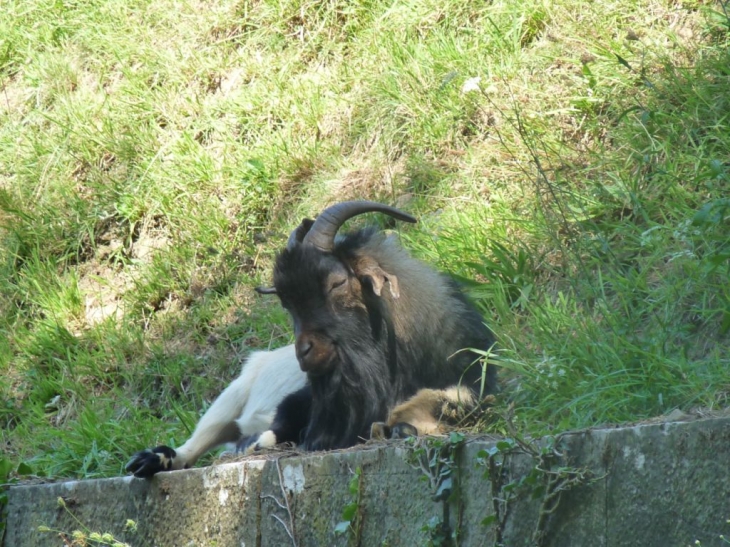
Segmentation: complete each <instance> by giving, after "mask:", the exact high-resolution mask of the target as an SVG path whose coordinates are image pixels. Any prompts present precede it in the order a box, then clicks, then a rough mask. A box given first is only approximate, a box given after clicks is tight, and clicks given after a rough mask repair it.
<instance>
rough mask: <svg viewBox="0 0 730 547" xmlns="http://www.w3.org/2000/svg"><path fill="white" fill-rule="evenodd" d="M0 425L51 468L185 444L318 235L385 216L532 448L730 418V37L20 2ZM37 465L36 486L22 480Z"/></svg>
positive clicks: (4, 32)
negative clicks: (582, 432) (360, 216)
mask: <svg viewBox="0 0 730 547" xmlns="http://www.w3.org/2000/svg"><path fill="white" fill-rule="evenodd" d="M3 12H4V13H3V17H0V87H1V90H0V226H2V232H1V234H2V238H1V239H0V373H1V374H2V376H3V378H5V379H7V381H6V382H3V383H2V387H0V399H2V400H3V401H4V402H3V403H2V406H0V425H1V426H2V433H0V435H2V441H3V443H4V446H5V447H7V454H8V455H7V456H6V457H8V458H9V459H10V460H12V462H13V463H14V464H17V463H18V462H21V461H23V462H26V463H29V465H30V467H31V469H32V471H33V472H37V473H44V474H46V475H53V476H59V477H67V476H105V475H114V474H119V473H121V472H122V466H123V464H124V462H125V461H126V459H127V457H128V456H129V454H130V453H132V452H134V451H136V450H137V449H139V448H141V447H144V446H147V445H151V444H156V443H168V444H177V443H180V442H181V441H183V440H184V439H185V437H186V435H187V434H188V431H189V430H190V428H192V427H193V426H194V424H195V422H196V419H197V416H198V415H200V414H201V413H202V412H203V411H204V410H205V408H206V407H207V405H208V404H209V403H210V401H211V400H212V399H213V398H214V397H215V395H216V394H217V393H219V392H220V390H221V388H222V387H223V386H225V385H226V383H227V382H229V381H230V379H231V378H232V377H233V376H234V375H235V374H236V373H237V371H238V369H239V367H240V362H241V360H242V359H243V358H244V356H245V355H246V354H247V352H248V351H249V350H250V349H252V348H267V347H276V346H280V345H282V344H285V343H287V342H288V341H290V337H291V334H290V332H289V328H288V323H287V318H286V315H285V314H284V313H283V311H282V310H281V309H280V307H279V306H278V305H277V303H276V302H275V301H272V300H270V299H262V298H259V297H256V296H255V295H254V294H253V291H252V290H251V288H252V287H253V286H255V285H257V284H260V283H266V282H268V281H269V278H270V264H271V258H272V256H273V254H274V253H275V251H276V250H277V249H278V248H280V246H281V244H282V242H283V241H284V240H285V237H286V234H287V233H288V230H289V229H290V228H291V226H292V225H293V224H294V223H295V222H297V221H298V220H299V219H300V217H302V216H305V215H309V216H311V215H313V214H316V212H317V211H318V210H320V209H321V208H322V207H323V206H324V205H326V204H329V203H332V202H334V201H337V200H342V199H352V198H369V199H377V200H382V201H387V202H390V203H396V204H398V205H399V206H402V207H404V208H406V209H408V210H409V211H411V212H413V213H414V214H416V215H417V216H418V217H419V220H420V222H419V224H418V225H417V226H416V227H414V228H411V227H399V228H398V229H399V230H400V231H401V236H402V239H403V242H404V244H405V245H406V246H408V247H409V248H411V249H413V251H414V253H415V254H417V255H418V256H420V257H422V258H423V259H425V260H427V261H428V262H430V263H433V264H435V265H437V266H438V267H440V268H442V269H443V270H445V271H448V272H450V273H452V274H453V275H455V276H456V277H457V278H458V279H461V280H462V281H463V282H464V283H465V284H466V286H467V288H468V291H469V292H470V294H471V295H472V297H473V298H474V299H475V301H476V302H477V304H478V306H479V307H480V309H481V310H482V311H483V313H484V316H485V320H486V321H487V322H488V323H489V324H490V326H492V328H493V330H494V331H495V333H496V334H497V337H498V338H499V341H500V350H499V351H500V353H499V358H500V360H501V362H502V364H503V373H502V377H503V379H504V392H503V399H504V401H511V402H513V403H514V405H515V408H516V412H517V416H518V419H519V421H520V423H521V424H522V425H523V426H524V427H525V428H526V429H528V430H529V431H531V432H535V433H542V432H545V431H548V430H553V429H556V428H558V429H567V428H574V427H585V426H591V425H596V424H601V423H607V422H620V421H630V420H636V419H641V418H645V417H649V416H654V415H657V414H662V413H666V412H669V411H671V410H672V409H675V408H681V409H683V410H691V409H692V408H696V407H702V408H715V407H718V406H722V405H725V404H726V399H727V393H728V392H729V391H730V382H728V380H727V373H726V370H727V367H728V365H729V364H730V363H729V362H728V361H729V359H730V356H729V355H728V353H729V352H728V341H729V340H728V336H729V335H728V331H730V288H729V287H730V285H729V284H728V283H727V279H728V274H729V272H728V258H729V256H730V250H729V248H728V237H727V234H728V233H730V231H729V230H728V215H729V214H730V213H729V211H730V206H728V203H727V197H726V196H727V195H728V190H729V188H728V186H729V185H730V182H729V180H728V179H729V177H730V173H729V172H728V169H729V168H728V165H727V157H728V151H729V150H730V130H729V128H728V123H729V121H728V120H729V116H730V92H729V91H728V90H729V89H730V81H729V80H728V78H729V74H728V70H727V66H728V60H729V59H728V55H727V33H728V20H727V17H726V15H725V12H724V11H723V9H722V5H721V4H712V3H710V4H700V3H695V2H681V3H674V4H671V5H670V4H667V3H664V2H658V1H649V0H647V1H643V2H640V3H638V4H637V3H636V2H618V3H616V2H614V3H612V4H597V3H594V2H567V1H564V2H563V1H561V2H550V3H546V2H542V1H532V2H514V1H503V2H468V3H464V2H455V1H451V0H449V1H447V2H443V1H441V2H432V1H420V0H419V1H411V0H408V1H404V2H400V3H392V2H381V1H378V0H376V1H367V2H366V1H359V2H351V1H344V0H328V1H326V2H315V1H296V2H295V1H263V2H238V1H222V2H210V3H207V2H202V3H196V4H190V3H181V2H176V1H172V0H169V1H157V2H151V1H143V0H126V1H120V2H112V3H109V2H91V3H89V2H86V3H82V4H75V3H72V2H65V3H58V2H43V1H33V2H28V1H22V2H21V1H15V2H6V3H5V4H4V5H3ZM24 471H26V472H27V469H24Z"/></svg>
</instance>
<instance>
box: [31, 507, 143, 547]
mask: <svg viewBox="0 0 730 547" xmlns="http://www.w3.org/2000/svg"><path fill="white" fill-rule="evenodd" d="M58 506H59V507H60V508H62V509H63V510H64V511H66V513H67V514H68V515H70V516H71V518H72V519H73V520H74V521H76V523H77V524H78V525H79V528H78V529H76V530H74V531H72V532H66V531H63V530H56V529H54V528H50V527H48V526H44V525H41V526H39V527H38V531H39V532H47V533H55V534H57V535H58V537H60V538H61V540H62V541H63V542H64V545H74V546H76V547H91V546H92V545H107V546H108V547H131V546H130V544H129V543H125V542H123V541H120V540H118V539H117V538H115V537H114V535H113V534H110V533H108V532H105V533H101V532H93V531H91V530H89V528H88V527H87V526H85V525H84V524H83V523H82V522H81V521H80V520H79V519H78V517H77V516H76V515H75V514H74V513H73V511H71V509H70V508H69V507H68V504H67V503H66V500H65V499H63V498H60V497H59V498H58ZM124 530H125V531H127V532H129V533H134V532H136V531H137V523H136V522H135V521H133V520H131V519H127V521H126V522H125V523H124Z"/></svg>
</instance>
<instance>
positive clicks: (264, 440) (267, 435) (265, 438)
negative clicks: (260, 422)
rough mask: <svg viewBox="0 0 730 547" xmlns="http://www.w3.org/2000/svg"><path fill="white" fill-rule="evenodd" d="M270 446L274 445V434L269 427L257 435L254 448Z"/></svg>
mask: <svg viewBox="0 0 730 547" xmlns="http://www.w3.org/2000/svg"><path fill="white" fill-rule="evenodd" d="M272 446H276V434H275V433H274V432H273V431H271V430H270V429H269V430H268V431H264V432H263V433H262V434H261V435H260V436H259V440H258V441H256V448H271V447H272Z"/></svg>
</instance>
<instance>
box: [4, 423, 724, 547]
mask: <svg viewBox="0 0 730 547" xmlns="http://www.w3.org/2000/svg"><path fill="white" fill-rule="evenodd" d="M493 445H494V443H493V442H491V443H490V442H488V441H484V440H481V441H480V440H471V439H470V440H469V442H468V443H467V445H466V446H465V447H464V449H463V451H462V453H461V458H460V465H459V475H460V484H461V494H460V496H459V499H460V506H461V510H459V509H458V508H457V507H456V505H455V504H454V505H452V506H451V515H450V517H451V525H452V526H454V527H456V526H457V525H458V522H457V520H460V525H458V527H459V530H460V536H459V545H461V546H472V545H473V546H478V545H479V546H481V545H489V546H491V545H494V528H493V527H485V526H483V525H481V524H480V523H481V521H482V520H483V519H484V518H485V517H486V516H487V515H489V514H490V513H491V512H492V510H493V507H494V504H493V500H492V495H491V494H492V493H491V483H490V481H489V480H487V479H485V478H484V477H483V472H484V467H483V466H479V465H477V464H476V460H477V453H478V452H479V450H481V449H484V448H488V447H490V446H493ZM563 449H564V451H565V453H566V455H567V457H568V458H569V463H570V465H571V466H575V467H581V468H585V469H588V470H590V472H591V473H592V476H593V480H592V481H591V482H590V483H589V484H584V485H582V486H579V487H578V488H575V489H573V490H570V491H567V492H565V493H564V494H563V496H562V499H561V501H560V504H559V506H558V509H557V510H556V511H555V512H554V513H553V514H552V515H551V516H550V517H549V518H548V520H547V522H546V526H545V531H546V535H545V541H544V543H543V544H544V545H550V546H556V547H557V546H560V547H570V546H591V547H592V546H596V547H598V546H611V547H615V546H623V545H626V546H628V545H636V546H642V547H651V546H657V547H667V546H677V547H684V546H688V545H695V540H700V541H701V543H702V546H703V547H710V546H719V545H724V543H722V540H720V539H719V535H720V534H723V533H724V534H726V535H727V536H729V537H730V524H727V523H726V520H727V519H728V518H730V419H728V418H713V419H704V420H696V421H690V422H675V423H659V424H647V425H639V426H635V427H623V428H615V429H602V430H591V431H585V432H576V433H573V434H570V435H568V436H567V437H566V438H565V440H564V445H563ZM405 450H406V449H405V448H404V447H403V445H390V446H372V447H368V446H365V447H362V448H361V449H359V450H353V451H348V452H339V453H326V454H312V455H308V456H286V457H282V458H281V459H279V460H278V462H277V461H276V460H274V459H262V458H258V459H249V460H247V461H240V462H235V463H226V464H220V465H216V466H212V467H208V468H203V469H193V470H186V471H177V472H172V473H163V474H161V475H158V476H157V477H155V479H153V480H151V481H145V480H141V479H133V478H130V477H120V478H114V479H105V480H89V481H75V482H65V483H55V484H44V485H32V486H18V487H14V488H12V489H11V490H10V492H9V505H8V508H7V530H6V533H5V538H4V542H3V545H4V546H5V547H26V546H27V547H40V546H46V545H48V546H58V545H63V543H62V541H61V540H60V538H59V537H58V536H57V535H56V534H53V533H41V532H39V531H38V526H39V525H45V526H48V527H50V528H54V529H59V530H64V531H68V532H70V531H72V530H75V529H78V528H79V525H78V523H76V522H74V521H73V520H72V518H71V517H70V516H69V515H68V514H67V512H66V511H64V510H63V509H59V507H58V505H57V498H58V497H63V498H65V499H66V503H67V505H68V506H69V508H70V509H71V510H72V511H73V512H74V514H75V515H76V517H77V518H78V519H79V520H80V521H81V522H82V523H84V524H85V525H86V526H87V527H88V528H89V529H90V530H92V531H98V532H111V533H112V534H114V535H115V537H116V538H117V539H120V540H123V541H126V542H128V543H129V544H130V545H132V546H135V547H147V546H160V547H172V546H181V547H183V546H184V547H192V546H211V547H212V546H216V547H227V546H236V547H243V546H246V547H249V546H250V547H252V546H276V547H279V546H286V545H295V544H296V545H299V546H317V547H319V546H329V545H356V544H358V541H357V540H356V539H355V538H352V537H348V536H347V535H340V536H336V535H335V533H334V528H335V526H336V524H337V523H338V522H339V521H341V520H342V519H341V513H342V509H343V508H344V507H345V505H346V504H347V503H349V502H351V501H352V495H351V494H350V493H349V492H348V482H349V481H350V479H351V478H352V476H353V475H352V472H353V471H354V470H355V469H357V468H358V467H360V468H362V481H361V485H362V486H361V502H360V510H361V515H362V527H361V533H362V536H361V538H360V542H359V544H360V545H362V546H378V545H388V546H399V545H404V546H413V545H425V544H426V539H427V536H426V533H425V532H423V531H422V527H423V526H424V525H426V524H427V523H428V521H429V519H431V518H432V517H437V516H441V514H442V505H441V503H440V502H434V501H433V500H432V497H431V494H432V492H431V490H430V488H429V486H428V484H427V483H426V482H425V481H423V480H421V479H420V477H421V476H422V473H421V471H420V470H416V469H413V468H412V467H410V466H409V465H408V464H406V463H405V461H404V455H405ZM532 465H533V463H532V459H531V458H530V457H529V456H527V455H524V454H522V455H519V454H518V455H515V456H514V457H512V458H511V460H510V463H509V466H508V467H509V469H505V474H504V477H505V479H507V480H509V479H518V478H519V477H521V476H523V475H524V474H525V473H526V472H527V471H529V469H530V468H531V467H532ZM280 477H281V478H280ZM282 490H284V491H286V492H287V493H288V495H289V497H290V506H291V515H292V516H291V518H290V516H289V513H288V512H287V510H286V509H284V508H282V507H280V506H279V503H280V502H282V501H283V499H284V498H283V494H282ZM539 507H540V501H539V500H530V499H528V498H527V497H524V498H523V499H520V500H518V501H516V502H515V503H513V504H511V506H510V509H509V513H508V518H507V520H506V525H505V529H504V536H503V541H504V545H507V546H510V547H512V546H515V547H519V546H527V545H532V544H534V542H533V541H532V540H531V539H530V538H531V536H532V533H533V530H534V529H535V525H536V522H537V518H538V517H537V513H538V509H539ZM459 514H460V518H459ZM126 519H133V520H135V521H137V523H138V530H137V531H136V532H135V533H131V532H127V531H125V530H124V524H125V521H126ZM284 524H286V527H287V528H289V529H291V528H292V527H293V534H294V541H293V540H292V539H291V538H290V537H289V535H288V532H287V530H286V529H285V526H284Z"/></svg>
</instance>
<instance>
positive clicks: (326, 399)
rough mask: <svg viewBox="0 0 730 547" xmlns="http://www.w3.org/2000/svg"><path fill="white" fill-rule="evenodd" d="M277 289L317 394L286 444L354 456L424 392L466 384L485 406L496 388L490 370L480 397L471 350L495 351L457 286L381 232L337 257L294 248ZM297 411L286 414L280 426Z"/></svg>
mask: <svg viewBox="0 0 730 547" xmlns="http://www.w3.org/2000/svg"><path fill="white" fill-rule="evenodd" d="M300 239H301V238H300ZM274 287H275V292H276V294H278V296H279V298H280V299H281V303H282V305H283V306H284V307H285V308H286V309H287V310H288V311H289V313H290V315H291V317H292V320H293V323H294V332H295V335H296V339H297V340H296V344H295V346H296V350H297V357H298V359H299V363H300V366H301V367H302V369H303V370H305V371H306V372H307V376H308V379H309V385H308V386H307V387H306V388H305V390H304V391H306V390H311V402H310V403H309V404H311V408H310V414H309V420H308V423H307V424H306V427H304V429H303V430H302V431H301V432H300V433H299V435H293V437H298V438H292V436H291V435H292V434H291V433H290V434H289V435H287V436H289V437H290V438H281V435H279V436H278V437H277V438H276V441H277V442H281V441H286V440H291V441H295V442H300V443H301V445H302V447H303V448H304V449H306V450H319V449H332V448H342V447H348V446H352V445H354V444H356V443H357V442H358V441H359V440H361V439H366V438H368V437H369V435H370V427H371V424H372V423H373V422H380V421H384V420H386V419H387V418H388V415H389V413H390V411H391V410H392V409H393V408H394V407H396V405H398V404H399V403H402V402H404V401H406V400H407V399H409V398H410V397H412V396H413V395H414V394H416V392H417V391H418V390H419V389H421V388H431V389H445V388H449V387H452V386H457V385H461V386H465V387H466V388H468V389H469V390H470V391H471V392H472V393H473V394H474V395H475V398H477V399H479V398H481V397H483V396H485V395H487V394H489V393H493V392H494V391H495V389H496V371H495V369H494V366H492V365H489V366H488V367H487V369H486V378H485V380H486V381H485V384H484V386H485V389H484V392H483V393H479V391H480V385H481V381H482V371H483V369H482V366H480V365H479V364H475V361H476V360H477V359H478V357H479V356H478V355H476V354H475V353H474V352H471V351H468V348H475V349H479V350H483V351H488V350H489V349H490V348H491V347H492V345H493V343H494V340H493V336H492V333H491V332H490V331H489V329H488V328H487V327H486V326H485V325H484V322H483V319H482V317H481V316H480V314H479V313H478V312H477V310H476V309H475V308H474V306H473V305H472V304H471V303H469V302H468V301H467V299H466V298H465V297H464V295H463V294H462V293H461V292H460V290H459V288H458V287H457V286H456V284H455V283H454V282H453V281H452V280H451V279H449V278H448V277H446V276H444V275H442V274H440V273H438V272H436V271H435V270H433V269H432V268H431V267H429V266H427V265H425V264H424V263H422V262H420V261H418V260H416V259H414V258H412V257H410V256H409V254H408V253H407V252H406V251H405V250H404V249H403V248H402V247H401V246H400V245H398V244H397V243H396V242H395V241H394V239H393V238H392V237H388V236H386V235H385V234H384V233H382V232H379V231H376V230H373V229H365V230H360V231H357V232H354V233H351V234H348V235H346V236H340V237H338V238H337V239H336V240H335V242H334V245H333V247H332V249H331V250H329V251H323V250H321V249H319V248H317V247H315V246H313V245H307V244H306V242H305V243H304V244H301V243H297V244H293V245H292V244H290V245H289V246H288V247H287V249H285V250H284V251H282V252H281V253H280V254H279V255H278V256H277V259H276V265H275V268H274ZM300 396H304V397H307V396H309V395H307V394H306V393H303V394H300ZM290 406H291V405H290ZM280 408H281V407H280ZM291 412H292V409H291V408H289V409H288V410H287V409H283V408H281V412H280V413H278V415H277V418H275V420H274V422H275V424H276V423H277V420H278V421H279V423H282V421H286V420H287V415H291V414H290V413H291ZM272 430H273V431H274V432H276V425H274V427H273V428H272Z"/></svg>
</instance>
